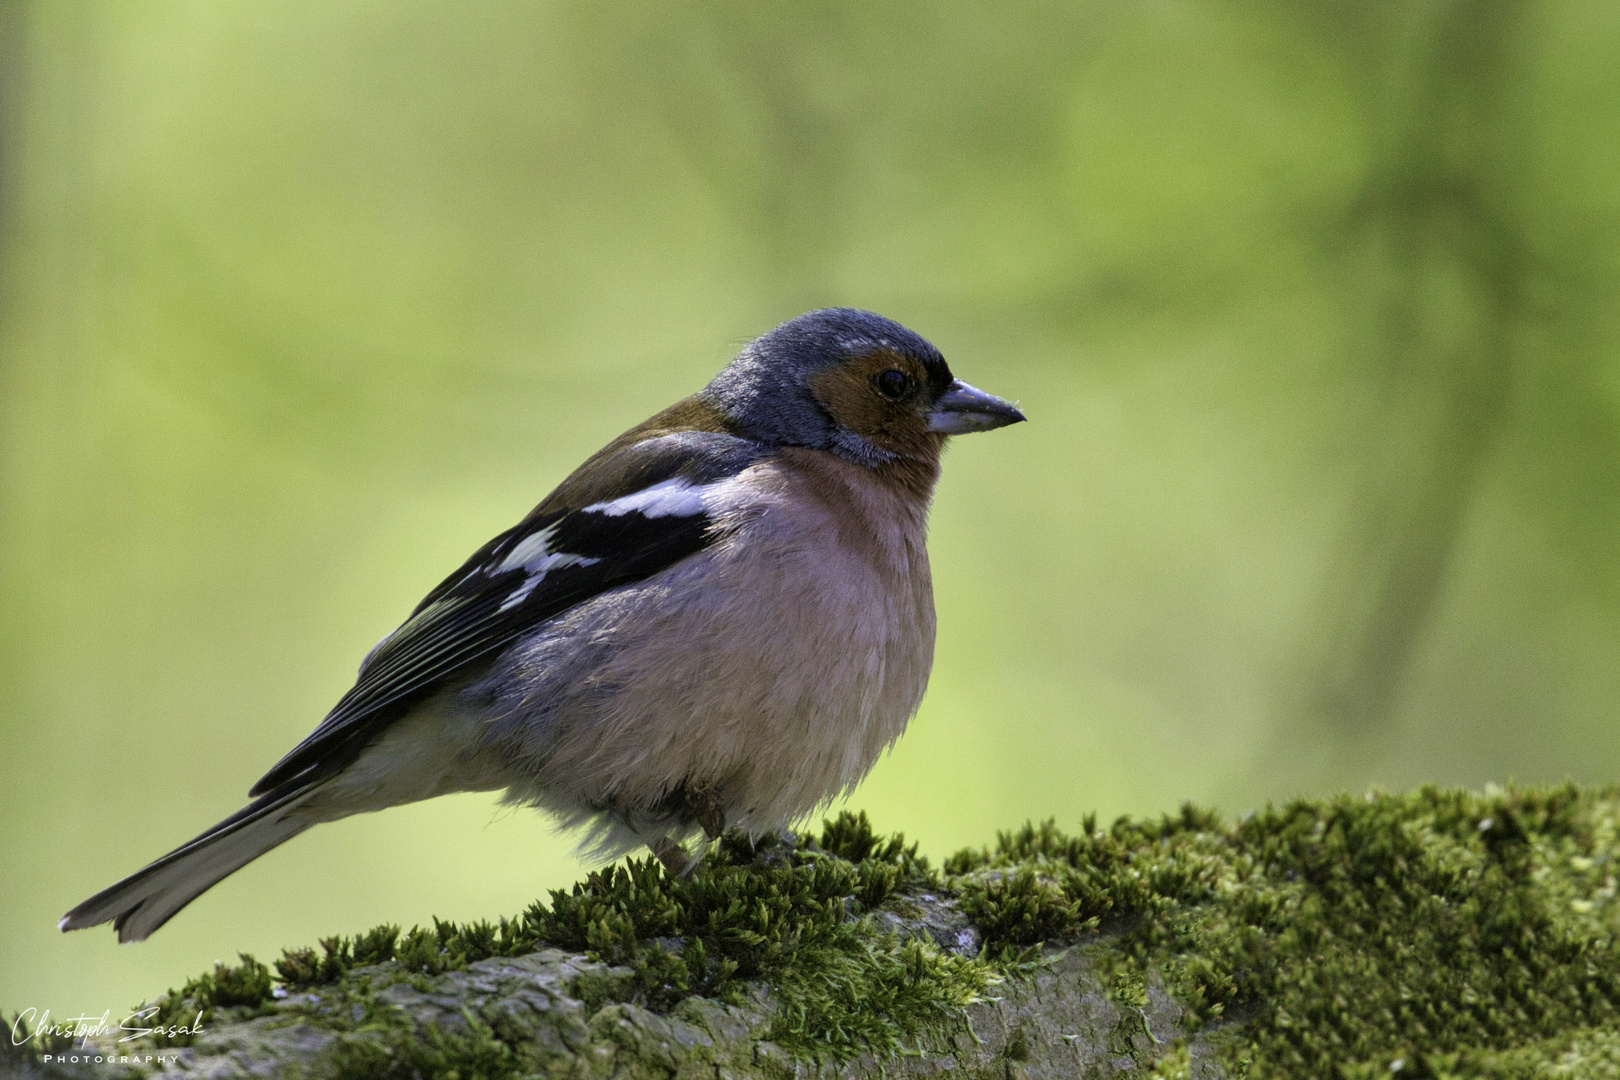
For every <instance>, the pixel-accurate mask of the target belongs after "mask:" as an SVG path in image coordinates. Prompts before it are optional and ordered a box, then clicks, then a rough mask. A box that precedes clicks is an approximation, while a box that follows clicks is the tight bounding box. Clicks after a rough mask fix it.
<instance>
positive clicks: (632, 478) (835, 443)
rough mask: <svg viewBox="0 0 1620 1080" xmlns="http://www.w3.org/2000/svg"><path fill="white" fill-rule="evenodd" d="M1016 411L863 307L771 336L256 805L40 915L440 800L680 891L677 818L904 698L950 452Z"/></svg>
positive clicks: (339, 712) (518, 536) (432, 604)
mask: <svg viewBox="0 0 1620 1080" xmlns="http://www.w3.org/2000/svg"><path fill="white" fill-rule="evenodd" d="M1022 419H1024V416H1023V414H1022V413H1020V412H1019V411H1018V410H1017V409H1016V408H1015V407H1014V406H1013V405H1011V404H1009V403H1008V402H1006V401H1003V400H1001V399H1000V398H997V397H993V396H991V395H990V394H986V393H984V392H983V391H981V390H976V389H974V388H973V387H971V386H969V385H967V384H966V383H964V382H961V381H960V380H957V379H953V378H952V377H951V372H950V369H949V368H948V367H946V365H945V358H944V357H942V356H941V355H940V353H939V351H938V350H937V349H935V348H934V347H933V346H932V345H930V344H929V343H928V342H927V341H925V340H923V339H922V338H921V337H919V336H918V335H916V334H914V333H912V332H911V331H910V330H907V329H906V328H905V327H903V326H900V325H899V324H897V323H894V322H891V321H890V320H888V319H885V318H883V317H882V316H879V315H874V314H872V313H871V312H866V311H856V310H853V309H850V308H832V309H828V310H824V311H813V312H810V313H809V314H806V315H801V316H799V317H798V318H796V319H793V320H791V321H789V322H786V323H783V324H782V325H781V326H779V327H777V328H776V329H775V330H772V331H771V332H770V333H768V334H766V335H764V336H763V337H761V338H759V339H757V340H756V341H754V342H753V343H751V344H750V345H748V346H747V347H746V348H744V349H743V350H742V352H741V353H740V354H739V355H738V356H737V358H736V359H735V360H733V361H732V362H731V363H730V364H729V365H728V366H727V367H726V368H725V369H724V370H723V371H721V372H720V374H719V375H717V376H716V377H715V378H714V381H712V382H711V383H709V385H708V386H707V387H705V388H704V389H703V390H702V391H700V392H699V393H697V394H696V395H694V396H692V397H689V398H687V399H685V400H684V401H680V402H677V403H676V404H675V405H672V406H671V407H669V408H668V409H665V410H664V411H663V412H661V413H659V414H658V415H656V416H654V417H653V418H652V419H650V420H648V421H646V422H645V423H643V424H641V425H639V426H637V427H634V428H632V429H630V430H629V431H627V432H626V433H625V434H623V435H621V436H619V437H618V438H617V439H614V440H613V441H612V442H610V443H608V445H607V446H605V447H603V448H602V449H601V450H599V451H598V452H597V453H596V454H595V455H594V456H592V457H591V458H590V459H589V460H588V461H586V462H585V464H583V465H581V466H580V467H579V468H578V469H576V470H575V471H574V472H573V474H572V475H570V476H569V477H568V478H567V479H566V480H564V481H563V482H562V484H561V485H560V486H559V487H558V488H557V490H555V491H553V492H552V493H551V494H550V495H548V496H547V497H546V499H545V501H543V502H542V503H540V505H539V506H537V507H535V509H534V510H533V511H532V512H531V513H530V514H529V516H528V517H526V518H524V519H523V520H522V521H520V522H519V523H518V524H517V525H515V526H514V527H512V528H510V529H508V530H507V531H506V532H503V533H501V534H500V535H499V536H497V537H495V539H493V540H491V541H490V542H489V543H487V544H485V545H484V546H483V547H482V548H480V549H479V550H478V551H477V552H476V553H474V555H473V556H472V558H470V559H468V560H467V561H466V562H465V563H464V564H462V566H461V568H460V569H459V570H457V571H456V572H455V573H453V574H451V575H450V576H449V577H448V578H446V579H445V580H444V581H443V582H442V583H440V585H439V586H438V587H437V588H435V589H434V590H433V591H432V592H430V593H428V595H427V598H426V599H424V600H423V601H422V603H421V604H420V605H418V606H417V608H416V610H415V611H414V612H412V613H411V616H410V618H408V619H406V620H405V623H404V625H402V626H400V628H399V629H397V630H395V631H394V632H393V633H392V634H389V635H388V636H387V637H386V638H384V639H383V640H382V641H381V642H380V643H379V644H378V645H377V646H376V647H375V648H374V649H372V650H371V653H370V654H369V655H368V656H366V658H365V660H364V661H363V662H362V663H361V665H360V675H359V679H358V680H357V681H356V683H355V685H354V687H353V689H351V690H350V691H349V692H348V693H346V694H344V695H343V698H342V699H341V700H340V701H339V702H338V703H337V706H336V707H335V708H333V710H332V711H331V713H329V714H328V715H327V717H326V719H325V720H323V721H321V724H320V726H319V727H317V728H316V729H315V731H314V732H313V733H312V734H311V735H310V736H309V737H308V738H306V739H305V740H304V741H303V742H301V743H299V744H298V745H297V746H296V747H294V748H293V750H292V752H291V753H289V754H288V755H287V756H286V757H284V758H282V759H281V761H280V762H278V763H277V764H276V766H275V767H274V768H272V769H271V770H270V771H269V772H268V773H266V774H265V775H264V777H263V779H261V780H260V781H259V782H258V783H257V784H256V785H254V787H253V790H252V791H251V792H249V794H250V795H253V796H256V798H254V800H253V801H252V802H251V803H249V804H248V805H247V806H245V807H243V808H242V809H241V810H239V811H237V812H236V813H235V814H233V815H231V816H230V817H228V818H226V819H225V820H224V821H222V822H220V823H219V824H218V825H215V826H214V827H213V828H211V829H209V830H208V831H207V832H205V833H203V834H202V835H201V836H199V837H197V838H196V839H195V840H192V841H191V842H190V843H188V844H184V845H182V846H181V847H178V848H176V849H175V850H174V851H171V852H170V853H169V854H167V855H165V856H163V857H162V858H161V859H158V860H157V861H156V862H154V863H152V864H151V865H149V866H147V867H146V868H144V869H142V870H140V871H137V872H136V873H135V874H133V875H131V876H130V877H127V878H125V879H124V880H123V881H120V882H119V883H118V884H116V885H113V886H112V887H110V888H108V889H105V890H103V891H102V892H99V893H97V894H96V895H95V896H92V897H91V898H90V899H88V900H86V901H85V902H84V903H82V904H80V905H79V906H78V907H76V908H74V909H73V910H72V911H70V912H68V913H67V914H66V915H65V916H63V917H62V920H61V922H60V923H59V924H58V925H59V926H60V928H61V929H63V930H77V929H80V928H83V927H87V926H95V925H98V924H100V923H104V922H107V921H109V920H111V922H112V924H113V927H114V929H116V930H117V931H118V940H120V941H141V940H144V939H145V938H146V937H147V936H148V935H150V934H151V933H152V932H153V931H154V930H156V929H157V928H158V927H160V926H162V925H163V924H164V923H165V922H167V921H168V920H169V919H170V918H171V917H172V916H173V915H174V914H175V913H176V912H178V911H179V910H180V909H181V908H183V907H185V905H186V904H188V903H190V902H191V901H192V900H194V899H196V898H197V897H198V896H199V895H201V894H202V892H203V891H204V890H206V889H208V888H209V887H211V886H212V885H214V884H215V883H216V882H218V881H220V880H221V879H223V878H224V877H225V876H226V875H228V874H231V873H233V872H234V871H236V870H237V869H239V868H241V867H242V866H244V865H246V864H247V863H248V862H250V861H251V860H253V859H256V858H258V857H259V856H260V855H262V854H264V853H265V852H266V851H269V850H270V849H271V848H273V847H275V846H276V845H278V844H280V843H282V842H283V841H286V840H289V839H291V838H292V837H294V836H296V835H298V834H299V833H301V832H303V831H304V830H305V829H307V828H309V827H310V826H311V825H314V824H317V823H319V822H323V821H334V820H337V819H338V818H343V817H347V816H349V815H350V814H357V813H361V812H363V811H368V810H381V809H383V808H385V807H389V806H398V805H400V804H402V803H408V802H415V801H416V800H418V799H427V798H432V797H433V796H435V795H445V794H449V793H451V792H457V791H492V790H497V789H501V788H504V789H506V794H505V797H504V801H506V802H508V803H512V804H524V805H529V806H537V807H541V808H543V809H545V810H549V811H551V812H552V813H553V814H555V815H556V816H557V818H558V821H559V823H560V825H561V827H563V828H574V827H579V828H582V829H583V830H584V831H585V839H584V840H583V841H582V845H583V846H587V847H589V848H590V849H591V850H592V851H593V852H594V853H595V854H597V855H599V856H608V855H616V854H619V853H622V852H625V851H629V850H633V849H634V848H636V847H638V846H640V845H642V844H646V845H647V846H648V847H650V848H651V849H652V851H653V852H654V854H656V855H657V856H658V857H659V858H660V859H661V860H662V861H663V863H664V865H665V866H666V867H667V868H668V869H669V870H670V871H671V872H675V873H679V872H682V871H683V870H684V869H685V868H686V866H687V865H688V857H687V854H686V849H685V848H684V847H683V842H684V841H686V840H687V839H688V838H690V837H692V836H693V835H695V834H696V833H697V832H698V830H699V829H701V830H702V832H703V833H705V834H706V835H707V837H708V838H709V839H713V838H714V837H716V836H718V835H719V834H720V832H721V831H722V830H723V829H726V828H731V827H735V828H739V829H742V830H745V831H746V832H748V833H750V834H752V835H754V836H756V837H757V836H759V835H761V834H764V833H766V832H768V831H772V830H777V829H782V828H784V827H786V826H787V825H788V824H789V823H790V822H792V821H793V820H794V819H796V818H798V817H800V816H802V815H803V814H805V813H807V812H809V811H811V810H813V809H815V808H816V807H817V806H820V805H823V804H825V803H826V802H828V801H829V800H831V799H832V798H833V797H834V796H836V795H837V794H839V793H840V792H845V791H848V790H849V789H850V788H851V787H853V786H854V785H855V784H856V783H857V782H858V781H859V780H860V779H861V777H863V776H864V775H866V773H867V771H868V770H869V769H871V767H872V765H873V763H874V762H875V761H876V760H877V757H878V755H879V754H880V753H881V752H882V751H883V749H884V748H885V747H887V746H889V745H890V744H891V743H893V742H894V740H895V739H897V738H899V736H900V733H901V732H902V731H903V730H904V729H905V726H906V721H907V720H909V719H910V718H911V715H912V714H913V713H914V712H915V711H916V709H917V705H918V703H919V702H920V701H921V699H922V694H923V688H924V687H925V686H926V685H927V682H928V671H929V667H930V665H931V664H932V661H933V651H934V601H933V588H932V583H931V580H930V577H929V570H928V553H927V550H926V547H925V544H924V541H925V531H926V526H927V516H928V503H929V499H930V497H931V496H932V493H933V490H934V481H935V479H936V478H937V477H938V475H939V458H940V451H941V449H942V448H943V445H944V442H945V437H946V436H948V435H960V434H964V433H966V432H971V431H987V430H989V429H991V428H997V427H1002V426H1004V425H1006V424H1013V423H1017V422H1018V421H1020V420H1022Z"/></svg>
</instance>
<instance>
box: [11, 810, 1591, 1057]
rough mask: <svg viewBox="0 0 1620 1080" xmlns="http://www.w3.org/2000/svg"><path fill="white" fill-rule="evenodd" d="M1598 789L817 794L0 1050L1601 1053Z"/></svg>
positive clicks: (224, 973) (194, 984) (241, 968)
mask: <svg viewBox="0 0 1620 1080" xmlns="http://www.w3.org/2000/svg"><path fill="white" fill-rule="evenodd" d="M1617 822H1620V794H1617V793H1616V792H1614V791H1603V792H1592V791H1582V790H1580V789H1577V788H1575V787H1574V786H1570V785H1566V786H1564V787H1559V788H1553V789H1522V790H1508V791H1502V790H1491V791H1488V792H1486V793H1485V794H1482V795H1477V794H1470V793H1467V792H1461V791H1442V790H1437V789H1433V788H1425V789H1422V790H1419V791H1417V792H1414V793H1411V794H1409V795H1404V796H1391V795H1380V794H1372V795H1368V796H1365V797H1348V796H1345V797H1340V798H1336V799H1331V800H1319V801H1308V800H1301V801H1298V802H1294V803H1290V804H1288V805H1285V806H1281V807H1268V808H1267V809H1266V810H1264V811H1262V812H1259V813H1256V814H1252V815H1248V816H1246V817H1245V818H1244V819H1243V820H1241V821H1240V822H1238V823H1237V824H1236V825H1234V826H1231V827H1227V826H1226V825H1224V824H1223V823H1222V822H1221V821H1220V820H1219V819H1218V818H1217V817H1216V816H1215V815H1214V814H1212V813H1209V812H1207V811H1201V810H1197V809H1195V808H1192V807H1184V808H1183V810H1182V811H1181V812H1180V813H1179V814H1177V815H1174V816H1167V817H1164V818H1161V819H1160V820H1158V821H1139V820H1131V819H1120V820H1119V821H1117V822H1115V823H1114V824H1113V825H1112V826H1111V827H1109V828H1106V829H1103V828H1099V827H1098V826H1097V823H1096V822H1095V821H1094V820H1087V821H1086V822H1084V823H1082V825H1081V828H1080V829H1079V830H1078V831H1077V832H1074V833H1067V832H1064V831H1062V830H1060V829H1058V828H1057V827H1056V826H1055V825H1054V824H1053V823H1051V822H1047V823H1044V824H1041V825H1028V826H1025V827H1024V828H1023V829H1020V830H1018V831H1016V832H1012V833H1006V834H1003V835H1001V836H1000V837H999V838H998V840H997V842H996V844H995V845H994V846H993V847H991V848H985V849H981V850H976V851H964V852H960V853H958V854H956V855H954V856H952V857H951V858H950V859H948V860H946V862H945V864H944V867H943V869H935V868H934V867H932V866H931V865H930V864H929V862H928V861H927V860H926V859H924V858H923V857H922V856H921V855H919V854H918V852H917V850H916V848H915V846H908V845H906V844H905V842H904V840H903V839H901V838H899V837H893V838H889V837H882V836H879V835H878V834H876V833H875V832H874V831H873V830H872V828H871V826H870V824H869V823H868V822H867V820H866V818H865V815H850V814H844V815H842V816H840V817H839V818H838V819H837V820H836V821H832V822H829V823H827V825H826V827H825V828H824V829H823V830H822V832H821V834H820V835H819V836H818V837H812V836H802V837H798V838H796V839H794V840H792V841H787V840H783V841H773V842H770V843H767V844H763V845H760V846H757V847H756V846H754V845H751V844H749V843H747V842H746V841H745V840H742V839H740V838H736V837H728V838H727V839H726V840H724V841H723V842H722V843H721V844H720V845H719V847H718V848H717V850H716V851H715V852H713V853H712V854H711V855H710V856H709V858H708V859H706V860H705V861H704V863H703V864H702V865H701V866H700V867H699V868H698V869H697V870H696V871H695V872H694V873H693V874H691V875H690V876H689V877H686V878H677V879H672V878H670V877H668V876H667V875H666V874H665V873H664V872H663V870H662V868H661V867H660V866H659V865H658V864H657V863H656V862H653V861H651V860H646V861H638V860H631V861H629V862H627V863H625V864H623V865H618V866H614V867H611V868H609V869H606V870H603V871H600V872H598V873H594V874H591V875H590V876H589V877H588V878H587V879H586V880H585V881H583V882H581V883H580V884H578V885H576V886H574V888H573V889H572V890H569V891H556V892H553V893H552V894H551V899H550V903H549V904H545V903H536V904H534V905H531V907H530V908H529V909H528V910H527V911H525V912H524V913H523V914H522V915H520V916H518V917H516V918H513V919H502V920H500V921H498V922H496V923H489V922H479V923H473V924H467V925H455V924H451V923H445V922H439V921H435V924H434V926H433V927H432V928H423V927H416V928H413V929H412V930H410V931H409V932H402V931H401V929H400V928H399V927H397V926H381V927H377V928H374V929H373V930H370V931H368V932H366V933H363V934H359V935H356V936H355V937H353V938H341V937H334V938H328V939H326V940H325V941H323V942H321V944H320V948H319V949H310V948H305V949H294V950H289V951H288V952H286V953H285V954H284V955H283V956H282V957H281V959H280V960H278V961H277V962H276V964H275V969H276V977H275V978H274V979H272V976H271V974H270V971H269V969H268V968H267V967H266V966H265V965H263V964H260V963H259V962H258V961H256V960H254V959H253V958H252V957H246V956H244V957H242V961H241V963H240V964H239V965H236V966H218V967H216V968H215V969H214V970H213V971H212V972H210V973H207V974H205V975H202V976H199V977H198V978H196V979H193V980H191V981H190V982H188V983H187V984H186V985H185V986H184V987H182V988H181V989H180V990H177V991H171V992H170V993H169V994H168V995H166V996H165V997H164V998H162V999H160V1000H159V1001H157V1002H155V1003H154V1006H153V1007H154V1008H155V1011H154V1012H152V1013H150V1014H149V1015H150V1016H151V1019H150V1020H148V1021H146V1023H147V1025H148V1026H150V1027H152V1028H154V1029H155V1032H154V1034H153V1035H151V1036H149V1037H147V1038H146V1039H145V1040H144V1041H143V1042H142V1043H141V1044H140V1046H139V1053H136V1054H133V1055H132V1054H131V1048H129V1047H123V1046H115V1045H114V1044H113V1041H112V1040H111V1039H110V1038H107V1039H99V1040H97V1039H92V1040H90V1041H89V1042H88V1043H86V1044H84V1045H78V1046H67V1045H64V1043H63V1041H62V1040H59V1039H58V1040H52V1039H50V1038H49V1037H41V1038H39V1039H35V1040H30V1041H28V1042H26V1043H25V1044H24V1045H23V1046H21V1047H17V1048H14V1049H11V1050H10V1051H9V1054H10V1056H9V1058H7V1059H6V1061H5V1063H4V1066H3V1067H4V1068H5V1069H6V1070H7V1071H9V1072H10V1073H12V1074H17V1075H30V1076H45V1075H66V1076H79V1075H84V1076H122V1075H136V1074H139V1073H144V1072H150V1071H153V1070H155V1069H156V1068H158V1067H159V1066H160V1065H161V1067H162V1068H163V1069H164V1070H165V1071H168V1072H178V1073H186V1074H198V1075H202V1074H206V1075H208V1076H211V1077H220V1076H233V1075H243V1076H246V1075H249V1074H257V1075H264V1074H272V1075H293V1074H296V1075H302V1076H309V1077H312V1078H315V1077H333V1078H339V1077H341V1078H352V1080H361V1078H370V1080H386V1078H394V1077H458V1078H463V1080H467V1078H472V1077H487V1078H492V1080H493V1078H510V1077H523V1076H581V1077H590V1076H597V1075H600V1076H604V1077H606V1076H615V1077H620V1076H622V1077H640V1076H648V1077H653V1076H658V1077H667V1076H681V1077H684V1076H718V1075H728V1076H736V1077H747V1076H760V1077H776V1076H784V1077H785V1076H794V1075H804V1074H806V1073H807V1071H808V1072H810V1073H816V1072H819V1073H832V1074H835V1075H849V1076H856V1075H868V1074H878V1073H886V1074H890V1075H911V1074H913V1073H917V1074H925V1073H926V1074H930V1075H932V1074H933V1073H935V1072H937V1071H938V1070H939V1069H941V1068H950V1069H951V1070H953V1075H956V1076H960V1077H981V1076H982V1077H991V1076H994V1077H996V1078H997V1080H1002V1078H1004V1077H1009V1076H1019V1075H1026V1074H1027V1075H1030V1076H1037V1075H1050V1076H1081V1075H1088V1074H1094V1075H1099V1076H1102V1075H1107V1076H1115V1075H1131V1076H1157V1077H1172V1076H1182V1077H1193V1076H1254V1077H1295V1076H1338V1077H1347V1078H1353V1077H1371V1076H1375V1075H1376V1076H1387V1075H1389V1074H1390V1073H1392V1072H1395V1073H1399V1074H1400V1075H1401V1076H1402V1077H1409V1076H1417V1077H1453V1076H1489V1077H1540V1076H1546V1077H1552V1076H1588V1075H1590V1076H1613V1075H1620V1034H1617V1033H1616V1030H1615V1029H1616V1021H1617V1020H1620V946H1617V944H1616V941H1617V935H1616V934H1615V932H1614V931H1615V929H1616V921H1617V915H1620V906H1617V905H1616V902H1615V889H1616V886H1615V860H1616V858H1617V856H1620V839H1617V829H1620V825H1617ZM199 1014H200V1015H201V1016H202V1018H203V1020H202V1026H203V1027H204V1029H205V1030H204V1031H203V1033H201V1034H196V1033H194V1032H193V1031H192V1030H190V1028H191V1027H194V1026H195V1020H194V1018H195V1017H196V1016H198V1015H199ZM120 1057H124V1058H130V1057H133V1060H117V1059H118V1058H120ZM154 1057H155V1058H158V1059H161V1060H160V1061H154V1060H152V1059H153V1058H154ZM75 1058H77V1059H78V1060H77V1061H75V1060H74V1059H75ZM109 1058H111V1059H113V1060H109ZM98 1059H99V1060H98Z"/></svg>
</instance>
